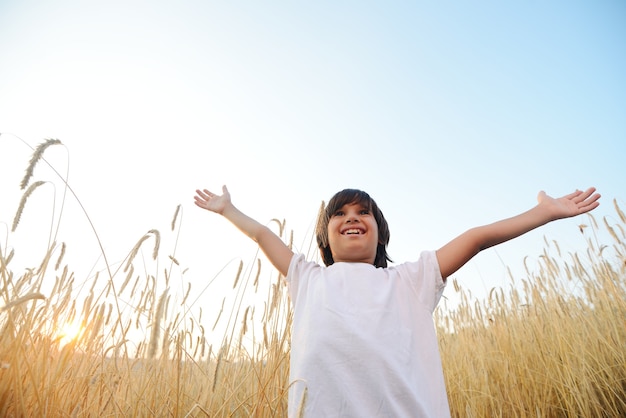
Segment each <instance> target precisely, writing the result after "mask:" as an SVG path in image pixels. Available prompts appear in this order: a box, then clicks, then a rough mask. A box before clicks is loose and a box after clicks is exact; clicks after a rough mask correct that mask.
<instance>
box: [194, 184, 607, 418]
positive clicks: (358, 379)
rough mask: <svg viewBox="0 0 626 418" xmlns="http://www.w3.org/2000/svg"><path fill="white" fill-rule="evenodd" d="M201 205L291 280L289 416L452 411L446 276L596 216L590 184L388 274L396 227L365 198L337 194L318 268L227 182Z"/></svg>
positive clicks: (198, 199) (321, 238) (327, 215)
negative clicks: (445, 349)
mask: <svg viewBox="0 0 626 418" xmlns="http://www.w3.org/2000/svg"><path fill="white" fill-rule="evenodd" d="M196 193H197V194H196V196H195V204H196V205H197V206H199V207H201V208H203V209H207V210H209V211H212V212H215V213H219V214H221V215H222V216H224V217H225V218H226V219H228V220H229V221H230V222H232V223H233V224H234V225H235V226H236V227H238V228H239V229H240V230H241V231H242V232H244V233H245V234H246V235H247V236H249V237H250V238H252V239H253V240H254V241H256V242H257V243H258V245H259V246H260V248H261V249H262V250H263V252H264V253H265V255H266V256H267V257H268V259H269V260H270V262H271V263H272V264H273V265H274V266H275V267H276V269H278V271H279V272H280V273H281V274H282V275H283V276H285V280H286V282H287V284H288V286H289V293H290V297H291V302H292V305H293V308H294V317H293V331H292V343H291V368H290V381H289V384H290V393H289V416H290V417H295V416H306V417H315V418H317V417H359V418H363V417H447V416H450V411H449V406H448V400H447V395H446V391H445V384H444V378H443V371H442V368H441V360H440V356H439V350H438V346H437V338H436V334H435V328H434V325H433V322H432V313H433V311H434V309H435V307H436V306H437V303H438V302H439V299H440V297H441V294H442V293H443V289H444V286H445V281H446V278H447V277H448V276H450V275H451V274H453V273H454V272H456V271H457V270H458V269H459V268H460V267H461V266H463V265H464V264H465V263H466V262H468V261H469V260H470V259H471V258H472V257H474V256H475V255H476V254H478V253H479V252H480V251H482V250H484V249H486V248H489V247H492V246H494V245H497V244H500V243H502V242H505V241H508V240H510V239H513V238H516V237H518V236H520V235H522V234H524V233H526V232H528V231H530V230H532V229H535V228H537V227H539V226H541V225H544V224H546V223H548V222H551V221H554V220H557V219H561V218H566V217H571V216H576V215H579V214H582V213H586V212H589V211H591V210H593V209H595V208H596V207H597V206H598V205H599V202H598V199H599V198H600V195H599V194H597V193H595V189H594V188H589V189H587V190H586V191H585V192H581V191H578V190H577V191H575V192H574V193H571V194H569V195H567V196H564V197H561V198H559V199H554V198H552V197H550V196H548V195H546V194H545V192H543V191H542V192H540V193H539V195H538V204H537V205H536V206H535V207H533V208H531V209H530V210H528V211H526V212H524V213H522V214H519V215H517V216H514V217H511V218H508V219H504V220H501V221H498V222H495V223H492V224H489V225H485V226H480V227H476V228H472V229H470V230H468V231H466V232H465V233H463V234H461V235H459V236H458V237H456V238H454V239H453V240H452V241H450V242H449V243H447V244H446V245H444V246H443V247H441V248H440V249H438V250H437V251H424V252H422V253H421V254H420V256H419V258H418V260H417V261H414V262H406V263H402V264H399V265H397V266H392V267H387V261H390V260H389V257H388V256H387V253H386V246H387V244H388V242H389V229H388V226H387V221H386V220H385V218H384V216H383V214H382V211H381V210H380V209H379V208H378V205H377V204H376V202H375V201H374V200H373V199H372V198H371V197H370V196H369V195H368V194H367V193H365V192H363V191H360V190H355V189H346V190H342V191H340V192H339V193H337V194H336V195H335V196H333V198H332V199H331V200H330V201H329V203H328V205H327V206H326V209H325V210H324V212H323V213H321V215H320V218H319V220H318V225H317V231H316V235H317V242H318V246H319V248H320V251H321V255H322V260H323V261H324V264H325V265H326V266H321V265H319V264H317V263H314V262H309V261H306V260H305V259H304V256H303V255H302V254H296V255H295V254H294V253H293V252H292V251H291V249H289V248H288V247H287V246H286V245H285V244H284V242H283V241H282V240H281V239H280V238H279V237H278V236H276V235H275V234H274V233H273V232H272V231H271V230H270V229H269V228H267V227H266V226H264V225H261V224H260V223H258V222H257V221H255V220H254V219H252V218H250V217H248V216H247V215H245V214H244V213H242V212H241V211H239V210H238V209H237V208H236V207H235V206H234V205H233V204H232V202H231V199H230V194H229V193H228V189H227V188H226V186H224V187H223V189H222V194H221V195H216V194H214V193H211V192H209V191H208V190H203V191H200V190H197V191H196Z"/></svg>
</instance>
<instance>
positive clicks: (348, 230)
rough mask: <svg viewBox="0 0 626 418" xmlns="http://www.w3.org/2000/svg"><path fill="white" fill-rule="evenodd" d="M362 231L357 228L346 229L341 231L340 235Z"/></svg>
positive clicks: (361, 232)
mask: <svg viewBox="0 0 626 418" xmlns="http://www.w3.org/2000/svg"><path fill="white" fill-rule="evenodd" d="M363 233H364V232H363V231H362V230H360V229H357V228H351V229H346V230H345V231H343V232H342V235H361V234H363Z"/></svg>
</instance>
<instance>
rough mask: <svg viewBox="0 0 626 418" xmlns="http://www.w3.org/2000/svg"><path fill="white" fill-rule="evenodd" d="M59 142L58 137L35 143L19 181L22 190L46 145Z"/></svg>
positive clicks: (46, 147)
mask: <svg viewBox="0 0 626 418" xmlns="http://www.w3.org/2000/svg"><path fill="white" fill-rule="evenodd" d="M58 144H61V141H60V140H58V139H46V140H45V142H42V143H41V144H39V145H37V148H35V151H33V155H32V156H31V157H30V161H29V162H28V167H26V173H25V174H24V178H23V179H22V182H21V183H20V189H21V190H24V189H25V188H26V186H28V182H29V181H30V178H31V177H32V176H33V172H34V171H35V166H36V165H37V163H38V162H39V160H41V158H42V157H43V153H44V152H45V151H46V149H48V147H50V146H52V145H58Z"/></svg>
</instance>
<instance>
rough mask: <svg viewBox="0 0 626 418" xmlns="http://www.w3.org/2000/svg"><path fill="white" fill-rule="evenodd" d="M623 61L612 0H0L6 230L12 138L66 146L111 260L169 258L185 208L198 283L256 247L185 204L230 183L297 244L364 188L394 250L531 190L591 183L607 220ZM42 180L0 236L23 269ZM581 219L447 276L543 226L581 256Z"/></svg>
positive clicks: (622, 175)
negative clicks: (151, 241)
mask: <svg viewBox="0 0 626 418" xmlns="http://www.w3.org/2000/svg"><path fill="white" fill-rule="evenodd" d="M625 75H626V3H624V2H623V1H618V0H615V1H609V0H600V1H586V2H584V1H549V2H539V1H525V2H513V1H508V2H502V1H475V2H452V1H440V2H434V1H433V2H423V1H415V2H409V1H386V2H382V1H381V2H371V1H332V2H330V1H318V2H305V3H303V2H286V1H283V2H279V1H269V2H254V1H233V2H218V1H177V2H157V1H144V2H140V1H137V2H130V1H107V2H84V1H11V0H3V1H1V2H0V132H1V133H2V135H1V136H0V170H1V175H2V177H1V180H0V185H1V187H2V189H1V193H2V201H1V202H0V221H1V222H5V223H7V224H8V227H10V224H11V222H12V219H13V214H14V213H15V208H16V207H17V204H18V203H19V197H20V195H21V192H20V191H19V189H18V185H19V181H20V179H21V177H22V174H23V170H24V168H25V167H26V165H27V162H28V160H29V158H30V153H31V150H30V149H28V148H27V147H26V146H25V145H23V144H22V143H21V142H20V141H19V140H17V139H16V138H15V137H14V136H13V135H15V136H17V137H19V138H22V139H23V140H24V141H26V142H27V143H28V144H30V145H32V146H35V145H37V144H38V143H40V142H42V141H43V140H44V139H45V138H58V139H60V140H61V141H62V142H63V143H64V144H65V146H66V147H67V149H65V148H62V147H53V148H50V149H49V150H48V152H47V153H46V156H47V157H48V158H49V159H50V161H51V162H53V164H54V165H55V167H56V168H57V169H58V170H59V171H61V172H63V173H65V171H66V170H67V166H68V156H69V183H70V185H71V186H72V187H73V189H74V191H75V192H76V194H77V195H78V197H79V198H80V201H81V203H82V204H83V205H84V207H85V209H86V210H87V212H88V214H89V216H90V217H91V220H92V221H93V223H94V225H95V227H96V229H97V231H98V234H99V236H100V239H101V241H102V242H103V245H104V247H105V250H106V252H107V257H108V258H109V261H111V262H116V261H119V260H121V259H122V258H123V257H124V256H125V255H126V253H127V252H128V251H129V250H130V249H131V248H132V246H133V245H134V244H135V242H136V241H137V240H138V239H139V238H140V237H141V236H142V235H143V234H144V233H145V232H146V231H148V230H150V229H153V228H154V229H159V230H161V231H162V233H163V235H164V240H165V241H164V242H165V244H164V249H163V250H162V251H163V254H164V255H166V254H167V253H168V252H169V253H171V252H173V248H174V244H175V242H174V241H173V238H172V239H170V238H168V237H172V236H173V234H172V233H171V232H170V231H169V226H170V222H171V219H172V216H173V214H174V211H175V209H176V206H177V205H179V204H182V207H183V223H182V227H181V235H180V237H179V240H178V242H177V248H176V256H177V258H178V260H179V261H180V262H181V266H182V267H184V268H189V270H188V271H187V272H186V273H185V275H184V281H185V282H186V281H190V282H191V283H192V284H193V288H194V289H197V290H198V291H199V290H200V289H202V288H203V287H204V286H205V284H206V283H207V282H208V280H210V279H211V278H212V277H214V276H215V275H216V274H217V272H219V271H220V270H221V269H222V267H224V265H226V264H228V263H229V262H230V261H231V260H233V259H239V258H243V259H244V261H247V260H248V259H249V258H250V257H251V256H252V255H253V254H254V246H253V245H252V244H251V243H249V242H248V241H247V239H245V238H244V237H242V236H240V235H239V233H238V232H236V231H235V229H234V228H232V227H231V226H230V225H227V224H226V222H225V221H224V220H222V219H220V218H219V217H218V216H214V215H212V214H209V213H206V212H204V211H201V210H200V209H198V208H196V207H195V206H194V205H193V203H192V202H193V194H194V190H195V189H196V188H204V187H206V188H209V189H211V190H214V191H219V190H220V188H221V185H222V184H227V185H228V186H229V189H230V191H231V194H232V196H233V200H234V202H235V203H236V204H237V205H238V206H239V207H240V208H241V209H242V210H244V211H245V212H247V213H248V214H250V215H251V216H253V217H255V218H257V219H258V220H259V221H261V222H268V221H269V220H270V219H272V218H280V219H283V218H284V219H286V220H287V223H288V226H290V227H291V228H293V229H294V230H295V231H294V234H295V242H296V244H297V246H298V247H299V248H300V249H302V250H303V251H304V250H306V245H307V244H306V242H307V238H306V236H307V234H309V233H310V228H311V227H312V224H313V222H314V219H315V216H316V212H317V209H318V207H319V205H320V203H321V201H322V200H328V199H329V198H330V197H331V196H332V194H333V193H335V192H336V191H338V190H340V189H342V188H345V187H353V188H361V189H364V190H366V191H368V192H369V193H370V194H371V195H372V196H373V197H374V198H375V199H376V201H377V202H378V204H379V205H380V206H381V208H382V209H383V211H384V213H385V215H386V217H387V219H388V221H389V224H390V228H391V245H390V254H391V256H392V257H393V258H394V260H395V261H406V260H411V259H415V258H416V257H417V255H418V253H419V252H420V251H421V250H423V249H436V248H438V247H439V246H441V245H443V244H444V243H445V242H447V241H448V240H450V239H451V238H453V237H454V236H456V235H457V234H459V233H461V232H463V231H464V230H466V229H468V228H470V227H472V226H476V225H479V224H484V223H489V222H492V221H495V220H498V219H501V218H503V217H507V216H510V215H514V214H517V213H519V212H521V211H523V210H526V209H528V208H530V207H531V206H532V205H534V203H535V197H536V194H537V192H538V191H539V190H541V189H544V190H546V191H547V192H548V193H549V194H551V195H555V196H557V195H558V196H560V195H563V194H566V193H569V192H570V191H573V190H574V189H576V188H586V187H588V186H596V187H597V188H598V189H599V191H600V192H601V193H602V194H603V199H602V205H601V207H600V209H598V210H597V212H596V213H597V214H598V217H599V219H600V218H601V216H604V215H610V216H612V214H613V213H614V212H613V205H612V199H614V198H617V199H618V201H619V202H621V204H622V206H626V203H625V202H624V200H625V198H626V194H625V191H624V184H625V180H626V168H625V165H624V160H625V157H626V76H625ZM35 177H36V179H42V178H43V179H51V178H52V177H51V176H49V175H48V174H46V172H45V171H44V169H43V168H39V169H38V171H36V172H35ZM41 189H42V190H41V191H38V192H37V196H33V197H32V199H33V202H34V203H29V204H28V205H27V210H26V211H25V213H24V215H23V217H22V224H21V225H20V228H18V230H17V231H16V233H15V234H11V236H10V237H9V238H8V241H7V239H6V238H5V237H6V235H7V233H6V232H5V231H3V229H2V228H0V238H1V240H2V245H3V246H6V245H7V243H8V246H14V247H15V248H16V259H20V257H21V260H22V261H21V262H23V263H24V264H25V265H29V263H30V264H34V263H36V262H39V261H40V260H41V253H40V252H38V251H39V250H38V249H39V248H40V246H42V245H45V243H46V242H47V241H46V240H47V228H48V226H47V225H49V224H50V222H51V221H50V220H51V219H52V214H51V207H52V204H51V202H54V201H55V195H54V194H53V190H54V189H53V188H52V187H48V188H43V187H42V188H41ZM56 191H57V194H56V201H57V202H58V201H59V200H60V197H61V191H62V189H61V188H60V187H59V186H57V188H56ZM73 201H74V200H73V198H68V202H73ZM55 209H56V210H57V211H58V210H59V207H58V206H57V207H56V208H55ZM65 210H66V211H65V213H64V218H63V220H62V222H61V228H60V240H65V241H67V243H68V256H67V257H68V259H69V260H75V261H74V262H73V263H72V264H71V265H70V266H71V267H72V266H74V268H75V269H77V270H79V271H78V272H77V276H78V277H79V278H81V277H83V278H86V277H87V276H88V274H89V269H90V268H91V266H94V265H95V266H96V269H99V268H101V265H100V267H98V263H101V260H98V249H97V246H96V243H95V240H94V239H93V233H92V232H91V231H90V230H89V226H88V224H87V222H86V220H85V218H84V216H82V215H81V214H80V212H79V211H78V209H77V205H76V204H75V203H67V207H66V209H65ZM586 221H587V219H586V218H582V217H581V218H578V219H572V220H565V221H561V222H560V223H557V224H551V225H549V226H547V227H545V228H543V229H541V230H539V231H535V232H533V233H530V234H528V235H527V236H525V237H523V238H520V239H519V240H517V241H515V242H512V243H507V244H504V245H502V246H500V247H498V248H497V249H492V250H488V251H485V252H484V253H483V254H480V255H479V256H478V257H476V258H475V259H474V260H473V261H472V262H470V263H469V264H468V265H467V266H466V267H465V268H464V269H462V270H461V271H459V272H458V273H457V275H456V277H457V279H458V280H459V282H461V283H462V284H463V285H464V286H466V287H467V288H470V289H472V290H473V291H475V292H476V293H481V292H484V291H485V290H487V291H488V290H489V289H490V288H492V287H494V286H503V285H506V284H507V283H508V280H507V277H506V273H505V266H509V267H511V268H512V269H513V271H518V270H519V269H520V268H521V266H522V260H523V258H524V257H525V256H529V257H530V258H531V259H536V258H537V255H538V254H539V253H540V252H541V250H542V249H543V246H544V243H543V237H544V235H545V236H546V237H547V238H548V239H556V240H557V241H558V242H559V245H560V246H561V248H562V249H564V250H565V251H577V250H580V249H585V248H586V245H585V242H584V240H583V238H582V237H581V235H580V234H579V232H578V228H577V225H578V224H580V223H584V222H586ZM5 229H6V228H5ZM168 240H169V241H168ZM29 251H30V252H29ZM31 255H32V257H33V259H32V260H30V259H29V256H31ZM18 262H20V261H16V262H15V264H16V266H17V263H18ZM84 266H87V267H84ZM235 270H236V267H235ZM224 281H225V282H226V287H227V288H230V286H231V284H232V274H228V275H226V276H225V277H224ZM212 286H213V287H212V288H210V290H209V291H208V292H207V293H211V294H215V293H216V292H217V293H218V294H219V292H220V290H219V287H217V286H218V285H217V284H215V285H212ZM447 294H448V295H449V296H451V294H452V292H451V290H450V289H448V290H447ZM220 300H221V298H220Z"/></svg>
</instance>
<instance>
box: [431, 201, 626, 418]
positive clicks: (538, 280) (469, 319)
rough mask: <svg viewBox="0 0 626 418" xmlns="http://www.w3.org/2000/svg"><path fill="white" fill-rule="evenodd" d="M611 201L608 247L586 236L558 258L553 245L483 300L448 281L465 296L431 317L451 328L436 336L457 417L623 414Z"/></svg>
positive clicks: (617, 253)
mask: <svg viewBox="0 0 626 418" xmlns="http://www.w3.org/2000/svg"><path fill="white" fill-rule="evenodd" d="M615 208H616V210H617V211H618V213H620V217H621V223H618V224H617V225H616V228H617V229H618V230H619V231H620V232H619V234H617V233H615V228H613V227H612V226H610V225H609V223H608V221H605V227H606V228H607V229H608V230H609V232H610V233H611V236H612V238H613V240H614V242H613V243H612V244H611V245H610V246H607V245H599V244H597V243H596V242H595V239H593V235H595V234H592V237H590V238H588V243H589V248H588V250H587V252H586V254H584V255H580V254H568V255H567V256H562V255H561V253H560V249H559V248H558V244H557V243H552V245H551V246H547V247H546V249H545V251H544V254H543V255H542V256H541V257H540V262H539V265H538V266H537V272H529V274H528V277H527V278H525V279H523V280H521V281H514V280H512V282H511V289H510V291H509V292H507V293H505V292H504V291H503V290H502V289H493V290H492V291H491V293H490V295H489V297H488V298H487V299H486V300H482V301H476V300H470V299H469V297H467V295H468V292H466V291H464V290H463V289H460V288H459V286H458V284H457V283H456V282H455V283H454V286H455V288H456V290H457V291H458V292H460V293H461V294H462V295H463V298H462V299H463V302H462V303H461V305H460V306H459V307H458V309H456V310H455V312H453V313H447V314H446V315H445V316H444V315H443V314H441V313H440V314H439V316H438V318H437V319H438V321H439V323H440V324H441V329H442V330H443V329H449V327H451V326H454V327H455V328H456V329H457V331H456V332H454V333H444V332H440V333H439V335H440V347H441V352H442V357H443V358H442V361H443V365H444V370H445V372H446V381H447V387H448V393H449V399H450V404H451V408H452V409H453V410H454V411H455V412H456V414H457V415H458V416H465V417H487V416H489V417H530V416H533V417H622V416H626V320H625V319H626V235H625V233H624V226H625V223H624V218H623V214H621V211H620V209H619V207H618V206H617V204H616V205H615ZM590 220H591V221H592V228H591V229H592V232H597V231H598V226H597V224H596V222H595V219H593V217H590ZM581 231H582V232H583V233H587V229H586V228H581ZM552 252H556V253H557V256H556V257H554V256H552V255H551V253H552Z"/></svg>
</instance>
